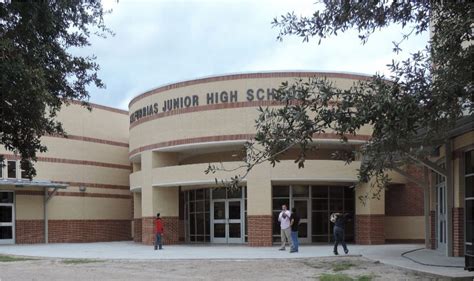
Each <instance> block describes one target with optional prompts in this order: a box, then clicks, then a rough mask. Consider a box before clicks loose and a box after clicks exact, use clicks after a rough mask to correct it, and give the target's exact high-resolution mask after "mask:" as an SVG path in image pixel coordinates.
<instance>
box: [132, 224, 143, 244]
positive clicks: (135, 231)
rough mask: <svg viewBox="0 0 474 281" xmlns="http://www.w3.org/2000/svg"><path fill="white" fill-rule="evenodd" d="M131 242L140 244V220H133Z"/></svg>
mask: <svg viewBox="0 0 474 281" xmlns="http://www.w3.org/2000/svg"><path fill="white" fill-rule="evenodd" d="M133 241H134V242H137V243H139V242H142V219H133Z"/></svg>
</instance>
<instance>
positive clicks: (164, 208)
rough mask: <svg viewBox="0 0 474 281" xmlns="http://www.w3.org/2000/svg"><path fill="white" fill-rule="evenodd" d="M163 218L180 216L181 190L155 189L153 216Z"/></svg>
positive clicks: (175, 188)
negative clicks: (157, 214)
mask: <svg viewBox="0 0 474 281" xmlns="http://www.w3.org/2000/svg"><path fill="white" fill-rule="evenodd" d="M156 213H160V216H162V217H168V216H171V217H177V216H179V190H178V188H177V187H166V188H154V189H153V214H154V215H155V216H156Z"/></svg>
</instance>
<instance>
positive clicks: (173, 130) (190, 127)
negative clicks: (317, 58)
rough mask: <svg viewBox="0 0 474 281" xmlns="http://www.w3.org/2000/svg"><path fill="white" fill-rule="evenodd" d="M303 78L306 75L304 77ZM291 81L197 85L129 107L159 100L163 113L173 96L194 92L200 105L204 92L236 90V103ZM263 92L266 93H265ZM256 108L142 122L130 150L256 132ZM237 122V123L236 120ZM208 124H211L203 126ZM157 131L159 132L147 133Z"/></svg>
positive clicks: (344, 84)
mask: <svg viewBox="0 0 474 281" xmlns="http://www.w3.org/2000/svg"><path fill="white" fill-rule="evenodd" d="M304 79H305V78H304ZM288 80H294V77H285V78H262V79H237V80H227V81H218V82H210V83H204V84H197V85H192V86H187V87H180V88H176V89H171V90H168V91H164V92H160V93H158V94H155V95H151V96H148V97H145V98H143V99H141V100H139V101H137V102H136V103H134V104H133V105H132V107H131V109H130V114H133V113H134V112H135V111H136V110H137V109H140V108H143V107H144V106H147V105H150V104H154V103H156V102H157V103H158V106H159V112H160V113H161V112H162V107H163V104H164V101H166V100H169V99H172V98H176V97H185V96H192V95H197V96H199V106H203V105H207V100H206V95H207V93H211V92H222V91H227V92H229V91H237V92H238V100H237V102H243V101H247V90H248V89H254V91H256V89H258V88H263V89H264V90H265V91H266V89H267V88H275V89H276V88H278V87H279V85H280V84H281V82H283V81H288ZM331 80H333V81H334V82H335V84H336V86H339V87H342V88H348V87H349V86H350V85H352V84H353V83H354V82H355V81H356V80H351V79H340V78H335V79H331ZM265 95H266V93H265ZM256 109H257V107H252V108H248V107H247V108H245V107H244V108H237V109H224V110H210V111H202V112H195V113H185V114H179V115H173V116H167V117H164V118H159V119H155V120H153V121H148V122H144V123H142V124H140V125H138V126H135V127H133V128H132V129H131V130H130V150H133V149H135V148H137V147H141V146H144V145H147V144H153V143H158V142H162V141H169V140H175V139H183V138H193V137H200V136H212V135H228V134H251V133H254V132H255V129H254V124H255V122H254V120H255V119H256V117H257V114H258V113H257V110H256ZM236 121H238V122H236ZM203 124H209V125H212V126H203ZM229 124H232V126H229ZM151 131H153V132H156V131H159V132H160V133H159V134H149V132H151ZM370 131H371V129H370V128H369V127H368V126H366V127H364V128H363V129H361V132H360V133H361V134H369V133H370Z"/></svg>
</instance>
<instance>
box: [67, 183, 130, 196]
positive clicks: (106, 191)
mask: <svg viewBox="0 0 474 281" xmlns="http://www.w3.org/2000/svg"><path fill="white" fill-rule="evenodd" d="M84 187H86V191H80V190H79V189H80V187H79V186H68V187H67V188H66V189H61V190H60V191H66V192H76V193H86V194H89V193H91V194H93V193H100V194H114V195H131V193H130V190H129V189H112V188H97V187H88V186H87V185H84Z"/></svg>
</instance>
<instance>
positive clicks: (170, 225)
mask: <svg viewBox="0 0 474 281" xmlns="http://www.w3.org/2000/svg"><path fill="white" fill-rule="evenodd" d="M161 220H162V221H163V228H164V234H163V244H164V245H171V244H178V243H179V218H178V217H162V218H161ZM142 243H143V244H146V245H153V244H154V243H155V218H154V217H144V218H142Z"/></svg>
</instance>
